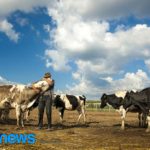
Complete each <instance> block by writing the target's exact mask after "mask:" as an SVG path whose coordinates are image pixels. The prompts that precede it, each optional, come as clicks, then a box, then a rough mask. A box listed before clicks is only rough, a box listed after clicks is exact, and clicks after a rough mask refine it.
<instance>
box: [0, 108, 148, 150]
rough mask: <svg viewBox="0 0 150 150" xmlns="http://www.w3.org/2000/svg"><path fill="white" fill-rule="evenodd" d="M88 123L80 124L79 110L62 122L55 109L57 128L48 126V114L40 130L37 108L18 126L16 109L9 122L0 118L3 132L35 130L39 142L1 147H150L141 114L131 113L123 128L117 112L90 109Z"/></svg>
mask: <svg viewBox="0 0 150 150" xmlns="http://www.w3.org/2000/svg"><path fill="white" fill-rule="evenodd" d="M86 114H87V123H86V124H84V123H83V122H82V121H83V120H81V123H80V124H76V120H77V117H78V114H77V112H76V111H71V112H69V111H65V116H64V122H63V125H61V124H60V123H59V115H58V111H56V110H55V109H54V110H53V130H52V131H47V130H46V116H44V124H45V125H44V127H43V129H42V130H37V109H36V110H33V111H32V112H31V116H30V122H28V123H27V122H26V123H25V128H24V129H20V130H16V129H15V128H16V119H15V112H14V110H13V111H11V115H10V119H9V121H8V122H7V123H6V122H5V123H4V122H2V121H1V122H0V133H7V134H10V133H34V134H36V143H35V144H33V145H28V144H15V145H10V144H8V145H4V144H1V145H0V150H1V149H2V150H7V149H15V150H18V149H20V150H22V149H27V150H29V149H31V150H32V149H38V150H40V149H43V150H51V149H52V150H57V149H58V150H76V149H77V150H84V149H86V150H126V149H127V150H148V149H149V150H150V133H146V132H145V129H144V128H139V127H138V118H137V114H135V113H134V114H133V113H128V114H127V118H126V129H125V131H122V130H121V129H120V123H121V121H120V116H119V114H118V113H117V112H97V111H87V112H86Z"/></svg>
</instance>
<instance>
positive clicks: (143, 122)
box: [142, 113, 147, 127]
mask: <svg viewBox="0 0 150 150" xmlns="http://www.w3.org/2000/svg"><path fill="white" fill-rule="evenodd" d="M146 116H147V115H146V114H145V113H142V127H146Z"/></svg>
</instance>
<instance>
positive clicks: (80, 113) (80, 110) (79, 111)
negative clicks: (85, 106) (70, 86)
mask: <svg viewBox="0 0 150 150" xmlns="http://www.w3.org/2000/svg"><path fill="white" fill-rule="evenodd" d="M77 111H78V113H79V117H78V120H77V123H79V121H80V118H81V116H82V115H83V113H82V109H81V107H80V108H78V109H77Z"/></svg>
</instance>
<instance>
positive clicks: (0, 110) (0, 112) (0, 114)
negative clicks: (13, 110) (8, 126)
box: [0, 109, 3, 119]
mask: <svg viewBox="0 0 150 150" xmlns="http://www.w3.org/2000/svg"><path fill="white" fill-rule="evenodd" d="M2 111H3V110H2V109H0V118H1V117H2ZM1 119H2V118H1Z"/></svg>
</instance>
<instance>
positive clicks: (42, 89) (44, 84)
mask: <svg viewBox="0 0 150 150" xmlns="http://www.w3.org/2000/svg"><path fill="white" fill-rule="evenodd" d="M33 86H34V87H35V88H37V89H39V90H40V92H41V93H43V92H45V91H47V90H48V89H49V87H50V85H49V84H48V82H46V81H45V80H42V81H38V82H36V83H34V84H33Z"/></svg>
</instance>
